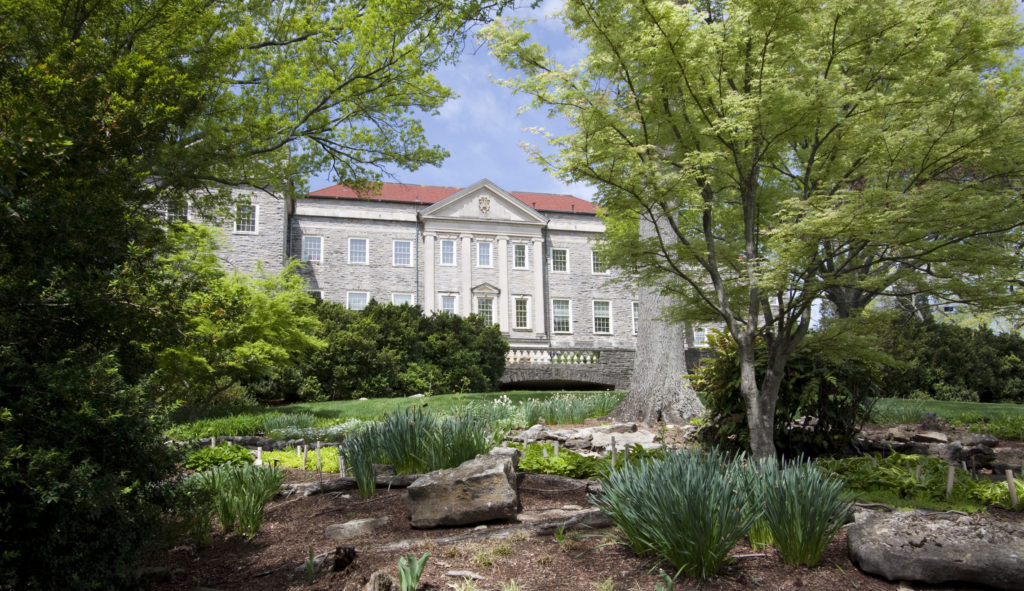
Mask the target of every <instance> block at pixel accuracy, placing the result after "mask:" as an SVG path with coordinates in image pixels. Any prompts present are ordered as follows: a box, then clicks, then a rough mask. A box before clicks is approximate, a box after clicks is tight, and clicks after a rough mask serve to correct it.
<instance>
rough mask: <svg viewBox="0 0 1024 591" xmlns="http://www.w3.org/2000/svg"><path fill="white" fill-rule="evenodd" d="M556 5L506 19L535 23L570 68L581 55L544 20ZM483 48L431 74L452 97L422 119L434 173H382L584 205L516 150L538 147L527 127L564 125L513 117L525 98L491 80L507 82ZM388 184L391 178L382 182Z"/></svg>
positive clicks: (538, 115) (539, 140) (581, 189)
mask: <svg viewBox="0 0 1024 591" xmlns="http://www.w3.org/2000/svg"><path fill="white" fill-rule="evenodd" d="M561 4H562V2H561V0H548V1H546V2H544V3H543V4H542V5H541V6H539V7H538V8H536V9H529V8H523V9H519V10H516V11H514V12H513V13H512V16H515V17H518V18H532V19H536V20H537V22H536V23H535V24H534V25H532V27H531V29H530V30H531V32H532V33H533V35H534V38H535V40H537V41H539V42H540V43H542V44H543V45H545V46H548V47H550V48H551V49H552V52H553V55H554V56H555V57H556V59H558V60H559V61H561V62H562V63H574V62H576V61H578V60H579V59H580V58H581V57H582V55H583V49H582V48H581V47H580V46H579V45H578V44H577V43H576V42H575V41H574V40H572V39H571V38H570V37H569V36H568V35H566V34H565V28H564V26H563V25H562V22H561V20H560V19H557V18H552V17H550V16H548V17H546V16H545V15H551V14H553V13H554V12H555V11H557V10H558V9H559V8H560V7H561ZM513 74H514V73H513V72H506V71H505V70H504V68H502V67H501V66H500V65H499V64H498V62H497V60H495V59H494V57H492V56H491V55H490V52H489V51H488V49H487V47H478V46H477V45H476V43H475V41H473V40H470V41H469V42H468V43H467V47H466V50H465V51H464V52H463V56H462V59H461V60H460V62H459V63H458V64H457V65H455V66H453V67H447V68H444V69H443V70H440V71H438V72H437V73H436V76H437V78H438V79H439V80H440V81H441V83H442V84H444V85H445V86H447V87H449V88H451V89H452V90H454V91H455V93H456V94H457V95H458V96H457V97H456V98H454V99H452V100H450V101H448V103H446V104H445V106H444V107H443V108H442V109H441V112H440V114H439V115H438V116H436V117H426V116H425V117H423V118H422V119H421V120H422V121H423V125H424V128H425V131H426V135H427V139H428V140H429V141H430V142H432V143H435V144H439V145H441V146H444V148H445V149H446V150H448V152H449V153H450V156H449V157H448V159H447V160H445V162H444V163H443V164H442V165H441V166H440V167H433V166H426V167H423V168H421V169H419V170H417V171H415V172H409V171H406V170H401V169H394V170H392V171H390V172H391V173H392V174H393V175H394V179H393V180H396V181H398V182H403V183H411V184H421V185H443V186H453V187H465V186H468V185H471V184H473V183H475V182H476V181H478V180H480V179H482V178H486V179H489V180H491V181H493V182H494V183H496V184H497V185H498V186H499V187H501V188H503V189H506V190H509V191H533V192H538V193H568V194H570V195H575V196H577V197H580V198H582V199H586V200H588V201H589V200H591V198H592V197H593V194H594V190H593V189H592V188H591V187H589V186H587V185H583V184H578V183H577V184H572V185H569V184H566V183H563V182H561V181H559V180H558V179H556V178H554V177H552V176H551V175H549V174H548V173H547V172H545V171H544V170H543V169H542V168H541V167H540V165H538V164H534V163H532V162H530V161H529V159H528V156H527V154H526V151H525V150H524V149H523V148H522V146H521V144H523V143H526V144H533V145H538V146H541V145H545V144H544V138H543V136H540V135H537V134H536V133H534V132H532V131H530V130H529V129H528V128H534V127H539V128H544V129H546V130H548V131H551V132H554V133H565V132H566V131H567V129H568V128H567V126H566V125H565V124H564V123H562V122H561V121H559V120H556V119H548V118H547V116H546V115H545V113H544V112H542V111H534V110H530V111H527V112H525V113H523V114H519V110H520V107H522V106H524V105H526V104H528V103H529V97H527V96H525V95H518V96H513V95H512V93H511V91H509V90H507V89H506V88H504V87H502V86H499V85H498V84H496V83H494V82H492V81H491V78H492V77H494V78H505V77H512V75H513ZM387 180H392V179H387ZM332 184H334V183H333V182H331V181H330V180H329V179H328V178H327V177H326V176H322V177H317V178H314V179H311V180H310V188H311V189H312V190H316V189H320V188H323V187H326V186H329V185H332Z"/></svg>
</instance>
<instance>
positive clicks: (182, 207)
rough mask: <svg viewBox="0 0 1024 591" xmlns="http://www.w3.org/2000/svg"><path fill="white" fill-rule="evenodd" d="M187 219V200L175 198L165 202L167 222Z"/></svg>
mask: <svg viewBox="0 0 1024 591" xmlns="http://www.w3.org/2000/svg"><path fill="white" fill-rule="evenodd" d="M187 221H188V201H185V200H184V199H175V200H173V201H171V202H170V203H168V204H167V223H169V224H176V223H178V222H187Z"/></svg>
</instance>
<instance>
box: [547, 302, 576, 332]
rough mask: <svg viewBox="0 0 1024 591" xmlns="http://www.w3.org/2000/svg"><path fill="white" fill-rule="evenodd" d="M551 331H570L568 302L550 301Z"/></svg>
mask: <svg viewBox="0 0 1024 591" xmlns="http://www.w3.org/2000/svg"><path fill="white" fill-rule="evenodd" d="M551 329H552V332H571V331H572V313H571V312H570V307H569V300H551Z"/></svg>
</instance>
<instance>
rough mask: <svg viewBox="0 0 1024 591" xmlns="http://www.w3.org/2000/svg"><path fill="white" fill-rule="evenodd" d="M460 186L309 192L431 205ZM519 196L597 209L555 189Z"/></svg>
mask: <svg viewBox="0 0 1024 591" xmlns="http://www.w3.org/2000/svg"><path fill="white" fill-rule="evenodd" d="M461 190H462V188H460V187H434V186H430V185H406V184H402V183H384V184H383V185H382V186H381V188H380V191H379V192H378V194H373V195H370V194H359V193H357V192H356V191H355V190H354V189H352V188H350V187H346V186H344V185H334V186H333V187H326V188H324V189H320V190H317V191H313V192H312V193H310V194H309V196H310V197H332V198H336V199H368V200H371V201H391V202H396V203H422V204H423V205H432V204H434V203H437V202H438V201H441V200H443V199H445V198H447V197H450V196H452V195H454V194H455V193H458V192H459V191H461ZM509 193H510V194H511V195H512V196H513V197H515V198H516V199H518V200H520V201H522V202H523V203H525V204H526V205H528V206H529V207H532V208H533V209H536V210H537V211H557V212H572V213H589V214H593V213H596V211H597V210H596V209H595V208H594V204H593V203H591V202H589V201H584V200H583V199H580V198H579V197H573V196H572V195H556V194H552V193H526V192H523V191H509Z"/></svg>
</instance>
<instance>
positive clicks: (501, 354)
mask: <svg viewBox="0 0 1024 591" xmlns="http://www.w3.org/2000/svg"><path fill="white" fill-rule="evenodd" d="M317 313H318V315H319V318H320V322H321V327H322V328H321V332H320V333H319V336H320V338H321V339H323V340H324V341H325V342H326V343H327V346H326V348H324V349H323V350H321V351H318V352H316V353H313V354H312V355H310V356H308V357H307V359H306V360H305V361H304V362H303V364H302V366H301V368H300V371H299V373H298V374H296V375H295V376H294V379H293V380H292V381H291V382H290V383H288V384H283V385H282V387H283V393H284V394H285V395H286V397H287V398H291V399H300V398H303V396H301V394H302V392H300V390H301V389H302V388H305V390H306V391H307V392H315V393H317V396H319V397H320V398H325V399H332V400H349V399H355V398H360V397H367V398H378V397H395V396H409V395H411V394H417V393H423V394H446V393H451V392H463V391H478V392H481V391H492V390H495V389H496V388H497V386H498V381H499V380H500V378H501V374H502V373H503V372H504V370H505V353H506V351H507V350H508V343H507V342H506V341H505V339H503V338H502V337H501V333H500V330H499V328H498V326H497V325H488V324H485V323H484V321H483V320H482V319H481V318H478V317H475V316H472V317H469V318H463V317H461V316H456V315H453V314H434V315H430V316H424V315H423V313H422V311H421V309H420V308H419V307H418V306H408V305H402V306H394V305H390V304H387V305H381V304H378V303H377V302H375V301H372V302H370V304H369V305H367V307H366V308H365V309H363V310H360V311H358V312H356V311H352V310H348V309H346V308H345V307H344V306H343V305H341V304H336V303H332V302H321V303H320V304H319V305H318V306H317ZM300 382H301V383H300ZM314 382H315V383H314ZM305 398H307V399H308V396H305Z"/></svg>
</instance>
